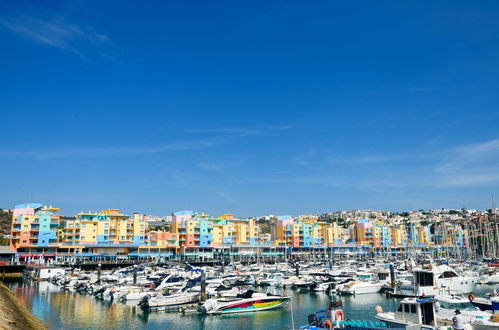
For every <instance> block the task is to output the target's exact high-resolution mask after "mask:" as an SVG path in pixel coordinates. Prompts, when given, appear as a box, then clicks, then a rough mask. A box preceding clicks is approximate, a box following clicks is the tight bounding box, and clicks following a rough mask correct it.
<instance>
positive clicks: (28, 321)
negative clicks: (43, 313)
mask: <svg viewBox="0 0 499 330" xmlns="http://www.w3.org/2000/svg"><path fill="white" fill-rule="evenodd" d="M11 329H29V330H44V329H45V326H44V325H43V323H42V322H41V321H40V320H39V319H37V318H36V317H35V316H34V315H33V314H31V312H30V311H29V310H28V308H27V307H26V306H24V305H23V304H22V303H21V302H20V301H19V300H18V299H17V298H16V296H15V295H14V294H13V293H12V292H11V291H10V290H9V288H8V287H6V286H5V284H3V283H1V282H0V330H11Z"/></svg>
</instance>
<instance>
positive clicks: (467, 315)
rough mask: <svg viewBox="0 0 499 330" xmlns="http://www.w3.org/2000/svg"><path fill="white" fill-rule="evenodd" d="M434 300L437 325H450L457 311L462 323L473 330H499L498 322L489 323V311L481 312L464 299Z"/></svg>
mask: <svg viewBox="0 0 499 330" xmlns="http://www.w3.org/2000/svg"><path fill="white" fill-rule="evenodd" d="M435 300H436V303H435V310H436V315H437V322H438V323H439V324H452V319H453V317H454V316H455V311H456V310H459V312H460V314H461V316H462V317H463V319H464V321H465V322H466V323H469V324H470V325H471V327H472V328H473V329H474V330H478V329H491V330H492V329H499V322H493V321H491V317H492V312H491V311H481V310H480V309H479V308H478V307H476V306H474V305H473V304H472V303H471V302H470V301H469V300H468V299H467V298H465V297H457V296H449V295H441V296H440V295H439V296H436V297H435Z"/></svg>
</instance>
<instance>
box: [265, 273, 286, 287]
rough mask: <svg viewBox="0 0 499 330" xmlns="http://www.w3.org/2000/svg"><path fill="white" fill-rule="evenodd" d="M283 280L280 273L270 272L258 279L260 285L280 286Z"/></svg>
mask: <svg viewBox="0 0 499 330" xmlns="http://www.w3.org/2000/svg"><path fill="white" fill-rule="evenodd" d="M283 280H284V276H283V275H282V273H273V274H270V275H269V276H268V277H267V278H264V279H262V280H261V281H260V285H262V286H266V285H268V286H275V287H281V286H282V282H283Z"/></svg>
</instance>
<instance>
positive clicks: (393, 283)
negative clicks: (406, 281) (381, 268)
mask: <svg viewBox="0 0 499 330" xmlns="http://www.w3.org/2000/svg"><path fill="white" fill-rule="evenodd" d="M390 280H391V284H392V288H395V267H394V266H393V264H390Z"/></svg>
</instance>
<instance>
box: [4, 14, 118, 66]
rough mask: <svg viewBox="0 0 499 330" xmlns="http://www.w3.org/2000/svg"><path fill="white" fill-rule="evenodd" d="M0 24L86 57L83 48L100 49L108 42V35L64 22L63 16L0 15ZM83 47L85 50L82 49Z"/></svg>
mask: <svg viewBox="0 0 499 330" xmlns="http://www.w3.org/2000/svg"><path fill="white" fill-rule="evenodd" d="M0 26H3V27H4V28H6V29H8V30H9V31H11V32H13V33H15V34H17V35H19V36H21V37H24V38H27V39H29V40H33V41H35V42H37V43H39V44H43V45H46V46H50V47H55V48H59V49H62V50H65V51H67V52H70V53H73V54H75V55H77V56H78V57H80V58H82V59H87V55H85V50H86V49H87V48H89V47H91V48H97V49H100V48H102V47H104V46H105V45H107V44H109V37H108V36H106V35H104V34H101V33H97V32H95V31H94V30H93V29H92V28H83V27H81V26H79V25H76V24H70V23H68V22H66V19H65V18H63V17H56V18H51V19H39V18H35V17H31V16H24V15H23V16H21V15H18V16H10V17H0ZM84 49H85V50H84Z"/></svg>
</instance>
